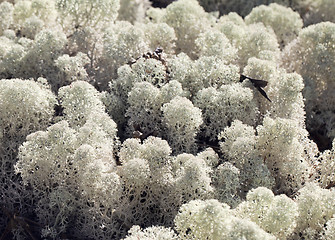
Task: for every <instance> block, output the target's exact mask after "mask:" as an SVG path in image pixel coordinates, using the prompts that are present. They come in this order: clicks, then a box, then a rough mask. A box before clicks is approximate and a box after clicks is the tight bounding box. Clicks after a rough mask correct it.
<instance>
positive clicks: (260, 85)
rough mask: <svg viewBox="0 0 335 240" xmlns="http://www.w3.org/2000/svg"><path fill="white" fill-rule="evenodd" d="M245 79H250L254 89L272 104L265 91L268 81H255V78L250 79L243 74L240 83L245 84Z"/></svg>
mask: <svg viewBox="0 0 335 240" xmlns="http://www.w3.org/2000/svg"><path fill="white" fill-rule="evenodd" d="M245 79H248V80H249V81H250V82H251V83H252V85H254V87H255V88H257V90H258V91H259V92H260V93H261V94H262V95H263V97H265V98H266V99H267V100H269V102H271V100H270V98H269V97H268V95H267V94H266V92H265V91H264V89H263V87H266V85H268V82H267V81H264V80H258V79H253V78H250V77H247V76H244V75H242V74H241V76H240V82H243V81H244V80H245Z"/></svg>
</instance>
